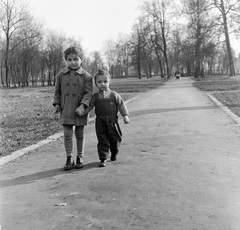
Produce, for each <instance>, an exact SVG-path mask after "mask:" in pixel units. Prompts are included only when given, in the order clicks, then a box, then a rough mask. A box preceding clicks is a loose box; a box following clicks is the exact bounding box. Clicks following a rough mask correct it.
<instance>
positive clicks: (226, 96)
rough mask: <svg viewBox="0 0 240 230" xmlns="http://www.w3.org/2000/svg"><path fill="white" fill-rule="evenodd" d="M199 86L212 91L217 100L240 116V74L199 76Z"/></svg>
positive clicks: (197, 85) (197, 83)
mask: <svg viewBox="0 0 240 230" xmlns="http://www.w3.org/2000/svg"><path fill="white" fill-rule="evenodd" d="M194 86H196V87H197V88H199V89H201V90H203V91H208V92H210V93H211V94H212V95H213V96H214V97H215V98H216V99H217V100H219V101H220V102H221V103H222V104H224V105H225V106H227V107H228V108H229V109H230V110H231V111H232V112H233V113H235V114H236V115H237V116H239V117H240V76H235V77H228V76H210V77H204V78H198V79H196V81H195V82H194Z"/></svg>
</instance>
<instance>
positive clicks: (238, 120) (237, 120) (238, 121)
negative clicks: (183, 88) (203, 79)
mask: <svg viewBox="0 0 240 230" xmlns="http://www.w3.org/2000/svg"><path fill="white" fill-rule="evenodd" d="M206 95H207V96H208V97H209V98H210V99H211V100H212V101H213V102H214V103H215V104H216V105H217V106H219V107H220V108H221V109H222V110H223V111H224V112H225V113H227V114H228V115H229V116H230V117H231V118H232V119H233V120H234V121H235V122H236V123H237V125H240V117H238V116H237V115H236V114H234V113H233V112H232V111H231V110H230V109H229V108H228V107H226V106H225V105H223V104H222V103H221V102H220V101H219V100H217V99H216V98H215V97H214V96H213V95H212V94H211V93H207V92H206Z"/></svg>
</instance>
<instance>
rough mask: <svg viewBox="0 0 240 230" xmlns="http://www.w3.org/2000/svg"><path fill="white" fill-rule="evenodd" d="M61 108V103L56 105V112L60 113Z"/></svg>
mask: <svg viewBox="0 0 240 230" xmlns="http://www.w3.org/2000/svg"><path fill="white" fill-rule="evenodd" d="M60 110H61V108H60V105H58V104H57V105H55V112H54V113H55V114H58V113H60Z"/></svg>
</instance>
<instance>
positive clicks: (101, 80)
mask: <svg viewBox="0 0 240 230" xmlns="http://www.w3.org/2000/svg"><path fill="white" fill-rule="evenodd" d="M109 84H110V79H109V77H108V76H105V75H100V76H97V78H96V86H97V88H98V89H99V91H106V90H107V89H108V88H109Z"/></svg>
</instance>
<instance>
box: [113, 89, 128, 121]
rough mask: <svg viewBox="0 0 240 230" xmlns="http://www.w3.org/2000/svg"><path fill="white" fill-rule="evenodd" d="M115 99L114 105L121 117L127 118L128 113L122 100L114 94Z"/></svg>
mask: <svg viewBox="0 0 240 230" xmlns="http://www.w3.org/2000/svg"><path fill="white" fill-rule="evenodd" d="M115 97H116V103H117V107H118V110H119V112H120V114H121V115H122V116H123V117H125V116H128V115H129V112H128V109H127V106H126V104H125V102H124V100H123V99H122V97H121V96H120V95H119V94H118V93H115Z"/></svg>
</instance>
